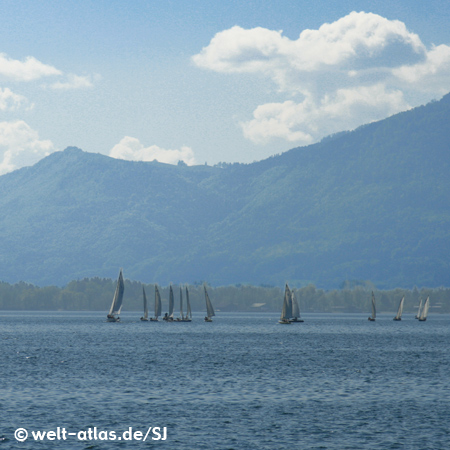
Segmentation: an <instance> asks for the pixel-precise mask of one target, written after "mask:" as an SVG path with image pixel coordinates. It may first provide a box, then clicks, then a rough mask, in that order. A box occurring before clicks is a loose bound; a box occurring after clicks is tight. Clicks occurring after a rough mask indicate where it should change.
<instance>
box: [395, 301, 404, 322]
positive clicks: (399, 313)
mask: <svg viewBox="0 0 450 450" xmlns="http://www.w3.org/2000/svg"><path fill="white" fill-rule="evenodd" d="M404 302H405V297H402V299H401V300H400V304H399V305H398V311H397V315H396V316H395V317H394V320H401V318H402V313H403V303H404Z"/></svg>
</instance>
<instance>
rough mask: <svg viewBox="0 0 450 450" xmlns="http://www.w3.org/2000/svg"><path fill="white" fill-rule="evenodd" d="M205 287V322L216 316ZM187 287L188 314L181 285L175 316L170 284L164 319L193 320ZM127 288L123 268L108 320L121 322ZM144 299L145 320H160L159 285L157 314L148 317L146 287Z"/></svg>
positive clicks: (143, 292)
mask: <svg viewBox="0 0 450 450" xmlns="http://www.w3.org/2000/svg"><path fill="white" fill-rule="evenodd" d="M203 287H204V292H205V301H206V316H205V322H212V317H213V316H215V313H214V308H213V306H212V303H211V300H210V298H209V295H208V291H207V290H206V286H203ZM185 289H186V314H184V312H183V289H182V288H181V287H180V317H177V318H174V295H173V288H172V285H170V289H169V312H168V313H166V314H165V315H164V317H163V320H164V321H167V322H192V310H191V303H190V301H189V290H188V287H187V286H186V287H185ZM124 290H125V285H124V281H123V273H122V269H120V272H119V277H118V279H117V285H116V290H115V292H114V297H113V301H112V304H111V308H110V310H109V313H108V315H107V317H106V319H107V321H108V322H119V321H120V311H121V310H122V303H123V294H124ZM142 299H143V302H144V315H143V316H142V317H141V320H142V321H143V322H148V321H150V322H158V321H159V319H158V318H159V317H160V316H161V295H160V293H159V289H158V286H157V285H156V284H155V316H154V317H150V319H149V317H148V302H147V295H146V294H145V289H144V287H142Z"/></svg>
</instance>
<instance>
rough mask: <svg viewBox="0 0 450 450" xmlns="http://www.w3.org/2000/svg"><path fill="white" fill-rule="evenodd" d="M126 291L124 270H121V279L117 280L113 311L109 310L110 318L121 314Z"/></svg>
mask: <svg viewBox="0 0 450 450" xmlns="http://www.w3.org/2000/svg"><path fill="white" fill-rule="evenodd" d="M124 290H125V285H124V282H123V275H122V269H120V272H119V278H118V279H117V285H116V291H115V292H114V297H113V301H112V303H111V309H110V310H109V314H108V316H113V315H115V314H120V311H121V309H122V302H123V293H124Z"/></svg>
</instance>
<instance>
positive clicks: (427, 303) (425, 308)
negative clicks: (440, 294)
mask: <svg viewBox="0 0 450 450" xmlns="http://www.w3.org/2000/svg"><path fill="white" fill-rule="evenodd" d="M429 309H430V297H427V299H426V300H425V304H424V305H423V309H422V312H421V313H420V317H419V322H425V320H427V317H428V310H429Z"/></svg>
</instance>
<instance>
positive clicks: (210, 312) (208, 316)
mask: <svg viewBox="0 0 450 450" xmlns="http://www.w3.org/2000/svg"><path fill="white" fill-rule="evenodd" d="M203 288H204V289H205V302H206V316H205V322H212V319H211V317H213V316H215V315H216V314H215V313H214V308H213V306H212V303H211V300H210V299H209V295H208V291H207V290H206V286H205V285H203Z"/></svg>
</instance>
